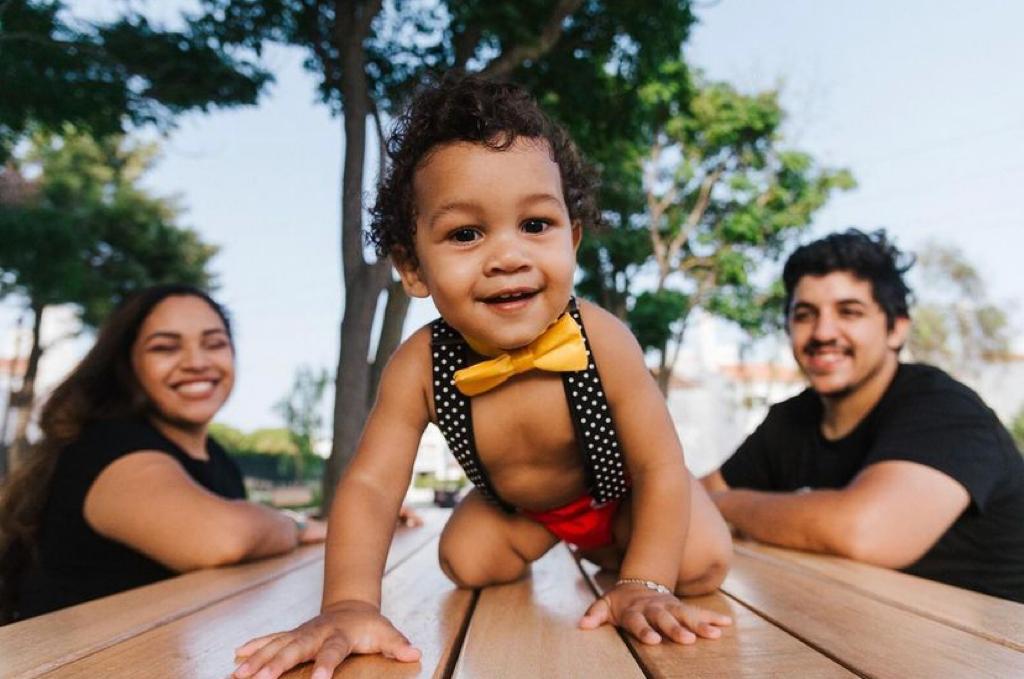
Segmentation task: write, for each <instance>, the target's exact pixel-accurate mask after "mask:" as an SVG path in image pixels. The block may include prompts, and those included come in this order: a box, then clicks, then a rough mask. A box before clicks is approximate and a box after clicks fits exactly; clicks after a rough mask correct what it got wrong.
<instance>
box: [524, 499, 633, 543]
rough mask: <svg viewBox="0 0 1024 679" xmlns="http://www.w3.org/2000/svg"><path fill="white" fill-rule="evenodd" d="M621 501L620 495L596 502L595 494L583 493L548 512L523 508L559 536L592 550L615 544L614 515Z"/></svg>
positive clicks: (526, 513)
mask: <svg viewBox="0 0 1024 679" xmlns="http://www.w3.org/2000/svg"><path fill="white" fill-rule="evenodd" d="M621 503H622V498H618V499H617V500H611V501H610V502H605V503H604V504H595V502H594V499H593V498H592V497H590V496H589V495H584V496H583V497H581V498H580V499H578V500H574V501H573V502H570V503H569V504H567V505H565V506H563V507H558V508H557V509H551V510H548V511H546V512H529V511H527V510H525V509H522V510H520V511H521V512H522V513H523V515H524V516H526V517H529V518H531V519H533V520H534V521H536V522H537V523H539V524H541V525H542V526H544V527H545V528H547V529H548V530H549V531H551V532H552V533H554V534H555V535H556V536H557V537H558V538H559V539H561V540H565V541H566V542H568V543H569V544H572V545H576V546H577V547H579V548H580V549H582V550H591V549H598V548H600V547H607V546H608V545H610V544H612V518H613V517H614V516H615V511H616V510H617V509H618V508H619V504H621Z"/></svg>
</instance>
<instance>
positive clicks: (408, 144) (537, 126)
mask: <svg viewBox="0 0 1024 679" xmlns="http://www.w3.org/2000/svg"><path fill="white" fill-rule="evenodd" d="M520 137H524V138H529V139H543V140H545V141H546V142H547V144H548V146H549V147H550V149H551V159H552V160H553V161H554V162H555V163H557V164H558V167H559V171H560V174H561V178H562V192H563V196H564V199H565V204H566V207H567V208H568V211H569V218H570V219H571V220H572V221H573V223H577V224H580V225H582V226H583V227H584V228H593V227H596V226H598V225H599V224H600V220H601V216H600V212H599V211H598V209H597V202H596V198H595V193H596V190H595V189H596V186H597V181H596V174H595V173H594V171H593V169H592V168H591V167H590V166H589V165H588V164H587V163H586V162H585V161H584V160H583V158H582V156H581V155H580V153H579V151H578V150H577V149H576V146H575V144H573V142H572V140H571V139H570V138H569V135H568V134H567V133H566V131H565V130H564V129H562V128H561V127H560V126H558V125H557V124H556V123H554V122H553V121H552V120H551V119H550V118H548V116H547V115H545V113H544V112H543V111H542V110H541V109H540V106H538V105H537V102H535V101H534V100H533V98H532V97H531V96H530V95H529V93H527V91H526V90H525V89H523V88H522V87H520V86H518V85H514V84H511V83H501V82H493V81H489V80H484V79H483V78H479V77H474V76H472V75H466V74H462V73H449V74H447V75H445V76H444V77H443V78H441V79H440V80H437V81H433V82H430V83H428V84H427V85H426V86H424V87H423V88H422V89H421V90H420V91H419V92H418V93H417V94H416V96H415V97H414V98H413V100H412V102H411V103H410V105H409V107H408V108H407V109H406V110H405V112H404V113H403V114H402V116H401V117H400V118H398V120H397V121H396V124H395V127H394V129H393V130H392V132H391V136H390V137H389V139H388V144H387V152H388V156H389V158H390V160H391V162H390V165H389V167H388V169H387V171H386V173H385V175H384V177H383V179H382V181H381V184H380V187H379V188H378V192H377V201H376V204H375V205H374V206H373V207H372V208H371V210H370V214H371V220H370V230H369V233H368V234H367V240H368V241H369V242H370V243H372V244H373V246H374V247H375V248H376V251H377V255H378V256H380V257H385V256H390V257H391V258H392V261H394V262H398V263H407V264H411V265H416V264H418V261H417V259H416V249H415V247H414V237H415V234H416V212H415V201H414V196H413V177H414V175H415V173H416V170H417V169H418V168H419V167H420V166H421V165H422V163H423V161H424V160H425V159H426V158H427V156H428V155H429V154H430V153H431V152H432V151H433V150H435V149H436V148H437V147H438V146H440V145H442V144H448V143H452V142H471V143H474V144H482V145H483V146H486V147H487V148H489V149H492V150H495V151H505V150H507V149H508V148H510V147H511V146H512V145H513V144H514V143H515V142H516V140H517V139H519V138H520Z"/></svg>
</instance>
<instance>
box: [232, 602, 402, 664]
mask: <svg viewBox="0 0 1024 679" xmlns="http://www.w3.org/2000/svg"><path fill="white" fill-rule="evenodd" d="M369 653H380V654H382V655H383V656H384V657H385V658H394V659H395V660H400V661H402V662H416V661H418V660H419V659H420V652H419V650H417V649H415V648H413V647H412V645H411V644H410V643H409V640H408V639H406V638H405V637H404V636H403V635H402V633H401V632H399V631H398V630H397V629H395V627H394V626H393V625H392V624H391V622H390V621H389V620H388V619H387V618H385V617H384V616H383V615H381V614H380V611H379V610H377V607H376V606H373V605H372V604H368V603H366V602H364V601H339V602H338V603H335V604H331V605H330V606H327V607H326V608H325V609H324V610H323V612H321V613H320V615H318V616H316V617H315V618H313V619H312V620H310V621H308V622H305V623H303V624H302V625H299V626H298V627H296V628H295V629H293V630H291V631H289V632H277V633H275V634H268V635H266V636H263V637H258V638H256V639H252V640H251V641H248V642H246V643H245V644H243V645H242V646H240V647H239V648H238V649H236V650H235V659H236V660H237V661H240V662H241V665H239V666H238V668H237V669H235V672H234V674H233V675H232V676H234V677H236V678H237V679H247V678H248V677H256V679H276V678H277V677H279V676H281V675H282V674H283V673H284V672H287V671H288V670H290V669H291V668H292V667H295V666H296V665H298V664H299V663H303V662H306V661H309V660H313V661H314V662H315V664H314V665H313V673H312V675H311V679H330V677H331V676H332V675H333V674H334V670H335V669H336V668H337V667H338V665H340V664H341V662H342V661H343V660H344V659H345V658H347V657H348V656H350V655H353V654H369Z"/></svg>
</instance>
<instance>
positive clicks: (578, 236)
mask: <svg viewBox="0 0 1024 679" xmlns="http://www.w3.org/2000/svg"><path fill="white" fill-rule="evenodd" d="M581 240H583V222H581V221H580V220H578V219H577V220H576V221H574V222H573V223H572V249H573V250H574V251H579V249H580V241H581Z"/></svg>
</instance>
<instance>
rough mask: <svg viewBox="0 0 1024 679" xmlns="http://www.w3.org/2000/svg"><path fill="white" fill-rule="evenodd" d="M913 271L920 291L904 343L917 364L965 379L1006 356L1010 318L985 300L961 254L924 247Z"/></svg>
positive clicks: (980, 282)
mask: <svg viewBox="0 0 1024 679" xmlns="http://www.w3.org/2000/svg"><path fill="white" fill-rule="evenodd" d="M916 273H917V275H918V279H919V282H920V284H919V285H918V286H917V287H918V290H919V291H920V293H919V294H918V296H917V297H918V298H917V303H916V304H915V306H914V308H913V309H912V310H911V317H912V318H913V320H914V322H913V325H912V326H911V334H910V339H909V341H908V347H909V349H910V352H911V354H912V355H913V357H914V359H915V360H917V361H922V362H925V363H932V364H935V365H938V366H941V367H943V368H945V369H946V370H948V371H950V372H953V373H956V374H961V375H963V374H966V373H971V372H972V371H974V370H976V369H977V368H979V367H980V365H981V364H983V363H984V362H986V361H997V360H999V359H1000V358H1002V357H1004V356H1005V355H1006V353H1007V352H1008V351H1009V347H1010V335H1011V328H1010V321H1009V317H1008V315H1007V313H1006V311H1005V310H1004V309H1002V308H1000V307H999V306H998V305H996V304H994V303H993V302H992V301H991V300H989V298H988V292H987V290H986V285H985V281H984V280H983V278H982V276H981V274H980V273H979V272H978V270H977V269H976V268H975V267H974V265H973V264H971V262H970V261H968V259H967V258H966V257H965V256H964V254H963V252H962V251H961V250H959V249H958V248H956V247H954V246H948V245H942V244H939V243H934V242H932V243H928V244H926V245H925V246H924V248H922V249H921V252H920V254H919V256H918V270H917V272H916Z"/></svg>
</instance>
